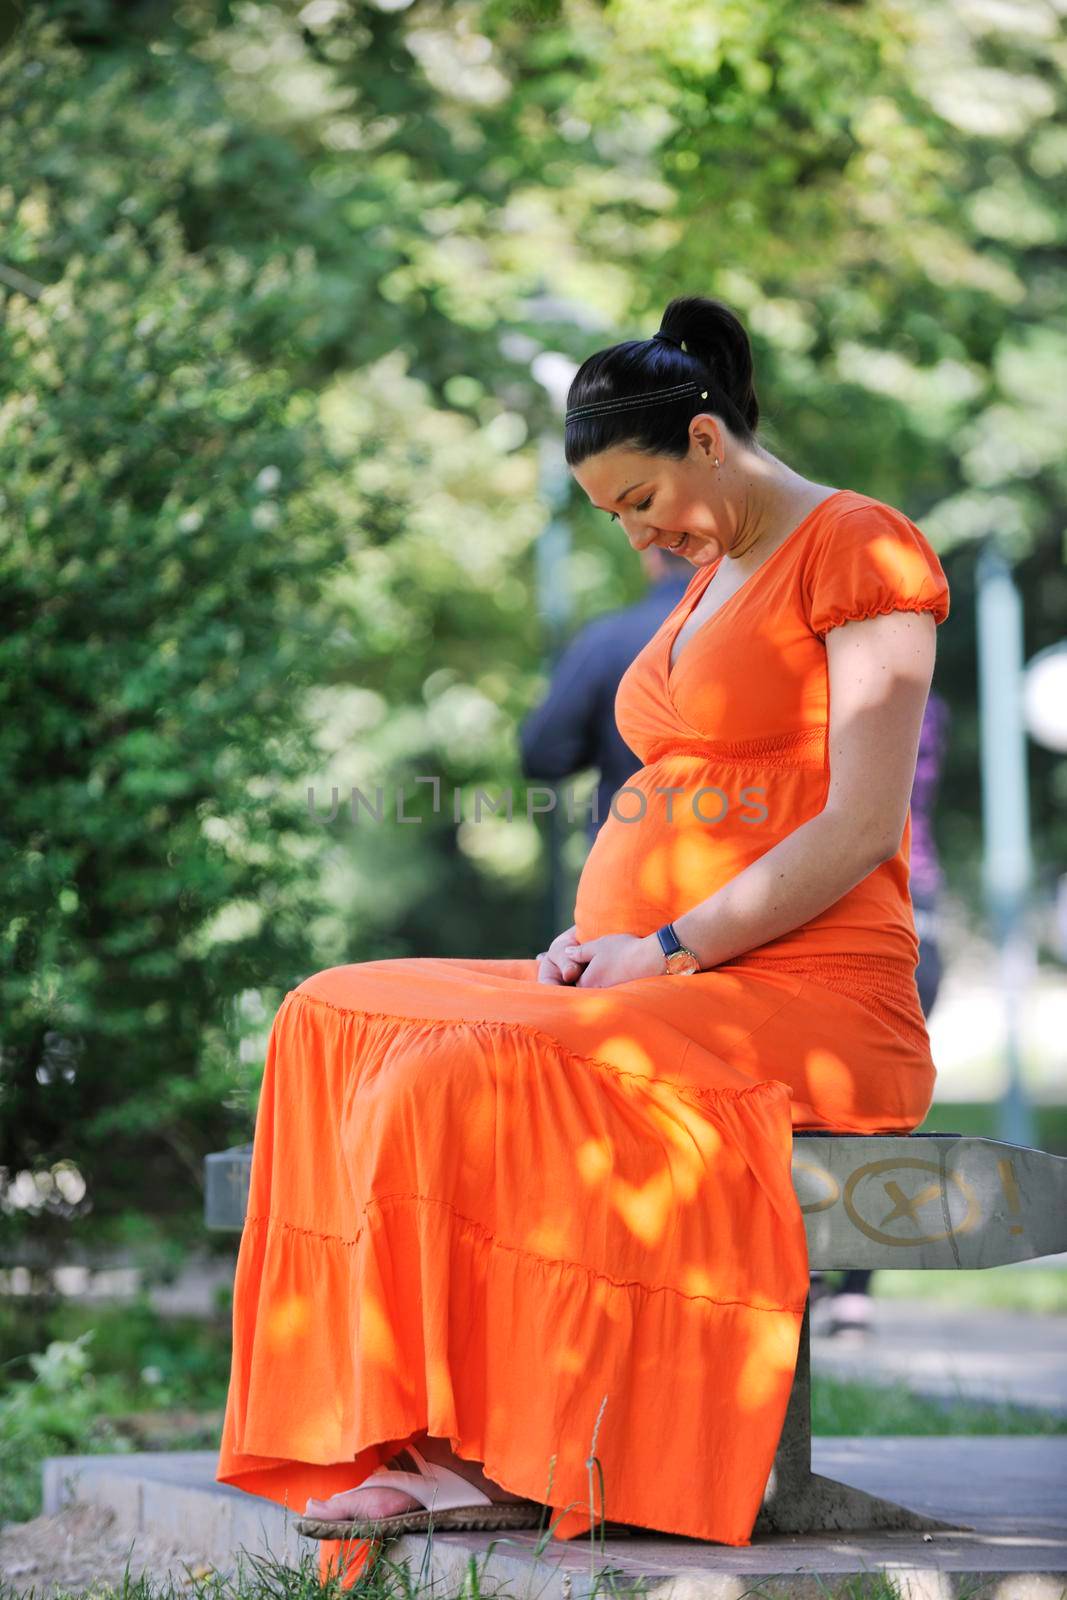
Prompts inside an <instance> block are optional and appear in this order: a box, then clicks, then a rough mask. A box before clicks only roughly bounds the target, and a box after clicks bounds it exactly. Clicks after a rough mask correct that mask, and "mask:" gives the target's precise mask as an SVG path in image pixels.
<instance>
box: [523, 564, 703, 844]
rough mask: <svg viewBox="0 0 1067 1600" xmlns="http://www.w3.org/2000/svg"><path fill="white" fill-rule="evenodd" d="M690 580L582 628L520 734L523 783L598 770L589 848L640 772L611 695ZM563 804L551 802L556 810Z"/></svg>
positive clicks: (659, 588)
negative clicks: (617, 797)
mask: <svg viewBox="0 0 1067 1600" xmlns="http://www.w3.org/2000/svg"><path fill="white" fill-rule="evenodd" d="M692 576H693V574H692V572H689V573H685V572H683V573H680V574H679V575H678V576H677V577H672V578H664V579H662V580H661V582H659V583H657V584H654V585H653V586H652V587H651V588H650V589H649V591H648V593H647V594H646V595H644V596H643V598H642V599H640V600H638V601H637V603H636V604H635V605H632V606H627V607H626V608H625V609H624V610H622V611H613V612H611V613H610V614H609V615H607V616H603V617H595V618H594V619H593V621H592V622H589V623H587V624H586V626H585V627H584V628H582V629H581V630H580V631H579V632H578V633H577V634H576V635H575V637H574V638H573V639H572V640H571V642H570V644H569V645H568V646H567V648H566V649H565V650H564V652H563V654H562V655H561V656H560V659H559V662H558V664H557V666H556V669H555V671H554V673H553V674H552V682H551V685H550V686H549V691H548V694H547V696H546V697H545V699H544V701H543V703H542V704H541V705H540V706H538V707H537V708H536V710H534V711H531V712H530V714H529V716H527V717H526V718H525V720H524V721H523V723H522V726H521V727H520V729H519V747H520V751H521V756H522V771H523V776H524V777H526V778H537V779H542V780H545V781H552V780H555V781H559V780H560V779H563V778H568V777H570V776H572V775H573V774H574V773H578V772H584V771H585V770H586V769H587V768H588V767H597V768H599V771H600V781H599V783H598V784H597V790H596V798H597V804H596V816H597V818H598V819H599V820H598V821H597V822H594V821H593V819H592V817H591V816H590V817H589V818H588V819H587V821H586V832H587V833H588V835H589V839H590V842H592V840H593V839H595V838H596V835H597V832H598V830H599V828H600V827H601V826H602V825H603V823H604V821H605V819H606V818H607V816H608V808H609V806H610V804H611V797H612V795H613V794H614V793H615V791H616V789H620V788H621V787H622V785H623V784H624V783H625V782H626V780H627V778H628V777H630V776H631V775H632V774H633V773H635V772H636V771H637V770H638V768H639V767H640V765H641V759H640V757H639V756H636V755H635V754H634V752H633V751H632V750H631V749H630V747H629V745H628V744H627V743H626V742H625V740H624V739H623V737H622V734H621V733H620V732H619V730H618V728H617V727H616V725H615V694H616V691H617V690H618V687H619V682H620V680H621V678H622V675H623V673H624V672H625V671H626V669H627V667H628V666H629V665H630V663H631V662H632V661H633V659H634V657H635V656H636V655H637V654H638V653H639V651H641V650H642V649H643V648H644V646H645V645H646V644H647V643H648V641H649V640H650V639H651V637H652V635H653V634H654V633H655V631H656V629H657V628H658V627H659V625H660V623H661V622H662V621H663V620H664V618H665V617H667V616H668V615H669V614H670V613H671V612H672V611H673V610H674V608H675V606H676V605H677V604H678V602H679V600H680V599H681V598H682V595H683V594H684V593H685V591H686V588H687V587H688V585H689V581H690V579H691V578H692ZM561 808H562V799H561V798H560V799H557V809H561Z"/></svg>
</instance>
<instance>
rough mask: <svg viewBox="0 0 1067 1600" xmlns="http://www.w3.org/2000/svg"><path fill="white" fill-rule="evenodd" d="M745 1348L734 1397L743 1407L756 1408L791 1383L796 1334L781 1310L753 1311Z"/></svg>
mask: <svg viewBox="0 0 1067 1600" xmlns="http://www.w3.org/2000/svg"><path fill="white" fill-rule="evenodd" d="M747 1338H748V1350H747V1352H746V1354H745V1361H744V1365H743V1366H742V1368H741V1371H740V1373H739V1374H738V1380H737V1401H738V1404H739V1405H740V1406H741V1407H743V1409H744V1410H746V1411H760V1410H762V1409H763V1407H764V1406H766V1405H767V1404H769V1402H770V1401H771V1400H773V1399H774V1397H775V1395H776V1394H778V1393H779V1392H780V1391H781V1388H782V1385H783V1383H785V1384H791V1383H792V1381H793V1374H794V1372H795V1370H796V1352H797V1334H796V1327H795V1325H794V1323H793V1320H792V1318H791V1317H790V1316H787V1315H786V1314H785V1313H784V1312H781V1313H776V1312H767V1313H766V1314H765V1315H760V1314H758V1313H754V1314H753V1315H752V1317H751V1318H750V1319H749V1326H748V1329H747Z"/></svg>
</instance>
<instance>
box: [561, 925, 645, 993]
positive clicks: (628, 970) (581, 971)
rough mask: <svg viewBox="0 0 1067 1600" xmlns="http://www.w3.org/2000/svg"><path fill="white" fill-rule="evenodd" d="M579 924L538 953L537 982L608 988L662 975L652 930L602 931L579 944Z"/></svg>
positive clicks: (587, 987) (576, 986)
mask: <svg viewBox="0 0 1067 1600" xmlns="http://www.w3.org/2000/svg"><path fill="white" fill-rule="evenodd" d="M577 931H578V924H577V923H573V924H572V925H571V927H569V928H567V929H566V930H565V931H564V932H563V933H560V934H557V935H556V937H555V938H554V939H553V941H552V943H551V944H550V945H549V947H548V949H547V950H542V951H540V952H539V953H538V956H537V960H538V961H539V962H540V963H541V965H540V968H539V970H538V973H537V981H538V983H569V984H573V985H574V987H575V988H577V989H611V988H613V987H614V985H615V984H617V983H629V982H630V981H631V980H632V979H634V978H656V977H661V976H662V975H663V974H664V973H665V972H666V970H667V965H666V962H665V961H664V958H663V950H662V949H661V947H660V942H659V940H658V939H657V938H656V935H655V934H654V933H650V934H649V935H648V936H647V938H644V939H642V938H639V937H638V936H637V935H636V934H634V933H605V934H604V935H602V937H601V938H599V939H587V940H586V941H585V943H584V944H579V943H578V942H577V940H576V938H575V935H576V933H577Z"/></svg>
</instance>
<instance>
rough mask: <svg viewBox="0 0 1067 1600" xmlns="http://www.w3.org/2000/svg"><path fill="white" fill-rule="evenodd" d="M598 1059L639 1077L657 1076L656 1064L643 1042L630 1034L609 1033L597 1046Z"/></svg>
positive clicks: (620, 1070)
mask: <svg viewBox="0 0 1067 1600" xmlns="http://www.w3.org/2000/svg"><path fill="white" fill-rule="evenodd" d="M596 1054H597V1059H598V1060H600V1061H604V1062H607V1064H608V1065H609V1066H612V1067H614V1068H615V1069H616V1071H618V1072H630V1073H633V1075H634V1076H635V1077H639V1078H654V1077H656V1076H657V1072H656V1064H655V1062H654V1061H653V1060H652V1057H651V1056H650V1055H649V1053H648V1051H647V1050H646V1049H645V1047H644V1045H643V1044H639V1043H638V1042H637V1040H636V1039H634V1038H632V1037H631V1036H630V1035H629V1034H625V1033H614V1034H608V1035H607V1037H605V1038H604V1039H602V1040H601V1042H600V1043H599V1044H598V1045H597V1047H596Z"/></svg>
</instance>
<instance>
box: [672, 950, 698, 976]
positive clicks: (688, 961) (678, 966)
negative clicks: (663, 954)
mask: <svg viewBox="0 0 1067 1600" xmlns="http://www.w3.org/2000/svg"><path fill="white" fill-rule="evenodd" d="M667 971H668V972H670V973H676V972H681V973H693V972H699V971H700V962H699V961H698V960H697V958H696V956H694V954H693V952H692V951H691V950H676V951H675V952H674V954H673V955H670V956H668V957H667Z"/></svg>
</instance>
